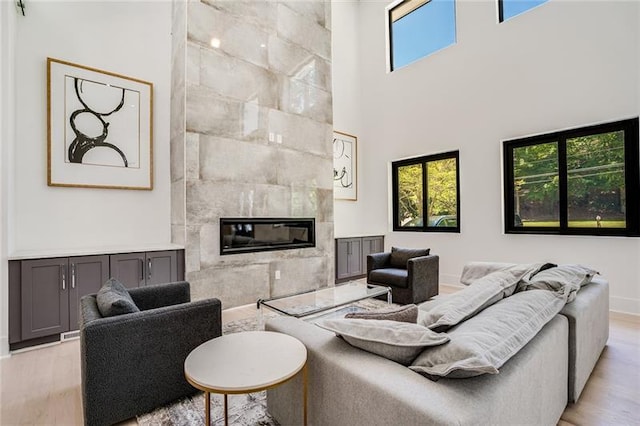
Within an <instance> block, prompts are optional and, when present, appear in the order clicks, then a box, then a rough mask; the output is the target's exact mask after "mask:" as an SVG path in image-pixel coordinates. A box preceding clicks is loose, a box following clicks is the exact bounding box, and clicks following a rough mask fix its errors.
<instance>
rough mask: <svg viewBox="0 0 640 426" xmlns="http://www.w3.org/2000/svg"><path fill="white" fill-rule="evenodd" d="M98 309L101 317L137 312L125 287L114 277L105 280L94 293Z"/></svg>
mask: <svg viewBox="0 0 640 426" xmlns="http://www.w3.org/2000/svg"><path fill="white" fill-rule="evenodd" d="M96 303H97V304H98V310H99V311H100V314H101V315H102V316H103V317H112V316H115V315H122V314H130V313H133V312H139V311H140V309H138V307H137V306H136V304H135V303H134V302H133V299H132V298H131V295H129V292H128V291H127V289H126V287H125V286H124V285H122V283H121V282H120V281H118V280H116V279H115V278H110V279H108V280H107V282H105V283H104V284H103V285H102V287H100V290H98V294H97V295H96Z"/></svg>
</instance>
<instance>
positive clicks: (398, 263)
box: [389, 247, 431, 269]
mask: <svg viewBox="0 0 640 426" xmlns="http://www.w3.org/2000/svg"><path fill="white" fill-rule="evenodd" d="M430 251H431V249H409V248H400V247H391V256H390V258H389V264H390V265H391V267H393V268H401V269H407V262H408V261H409V259H412V258H414V257H420V256H429V252H430Z"/></svg>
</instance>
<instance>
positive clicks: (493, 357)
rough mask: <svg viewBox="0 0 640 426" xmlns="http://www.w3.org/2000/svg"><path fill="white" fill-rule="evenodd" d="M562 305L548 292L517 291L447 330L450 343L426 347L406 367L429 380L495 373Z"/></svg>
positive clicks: (561, 302) (560, 301)
mask: <svg viewBox="0 0 640 426" xmlns="http://www.w3.org/2000/svg"><path fill="white" fill-rule="evenodd" d="M563 306H564V302H563V301H562V300H561V299H559V298H558V297H557V296H555V295H554V294H553V293H552V292H550V291H546V290H532V291H525V292H522V293H516V294H514V295H513V296H511V297H507V298H506V299H504V300H501V301H500V302H498V303H496V304H495V305H493V306H490V307H488V308H487V309H485V310H484V311H482V312H480V313H479V314H478V315H476V316H475V317H473V318H470V319H468V320H467V321H465V322H463V323H461V324H459V325H457V326H456V327H454V328H452V329H451V330H449V332H448V333H447V334H448V336H449V338H450V339H451V340H450V341H449V343H447V344H446V345H443V346H440V347H437V348H427V349H425V350H424V351H423V352H422V353H421V354H420V355H418V357H417V358H416V359H415V360H414V361H413V363H412V364H411V366H410V367H409V368H410V369H411V370H413V371H416V372H418V373H421V374H423V375H425V376H427V377H428V378H431V379H434V378H439V377H448V378H466V377H474V376H479V375H481V374H485V373H488V374H497V373H498V369H499V368H500V367H502V365H504V363H505V362H507V361H508V360H509V359H510V358H511V357H512V356H514V355H515V354H516V353H517V352H518V351H519V350H520V349H522V348H523V347H524V346H525V345H526V344H527V343H528V342H529V341H530V340H531V339H533V337H535V335H536V334H538V332H539V331H540V330H541V329H542V327H544V325H545V324H546V323H548V322H549V321H550V320H551V319H552V318H553V317H554V316H555V315H556V314H557V313H558V312H560V310H561V309H562V307H563Z"/></svg>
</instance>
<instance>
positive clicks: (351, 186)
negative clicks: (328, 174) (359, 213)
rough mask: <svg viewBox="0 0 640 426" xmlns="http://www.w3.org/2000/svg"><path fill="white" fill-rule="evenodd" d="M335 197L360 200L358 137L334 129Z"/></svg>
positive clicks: (337, 198)
mask: <svg viewBox="0 0 640 426" xmlns="http://www.w3.org/2000/svg"><path fill="white" fill-rule="evenodd" d="M333 198H335V199H336V200H350V201H356V200H358V138H357V137H356V136H354V135H350V134H348V133H344V132H338V131H337V130H334V131H333Z"/></svg>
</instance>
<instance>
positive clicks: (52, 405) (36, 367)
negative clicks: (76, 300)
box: [0, 288, 640, 426]
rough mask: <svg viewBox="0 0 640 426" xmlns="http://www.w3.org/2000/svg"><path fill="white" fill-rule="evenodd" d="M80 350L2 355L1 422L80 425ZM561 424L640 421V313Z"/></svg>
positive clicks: (240, 311)
mask: <svg viewBox="0 0 640 426" xmlns="http://www.w3.org/2000/svg"><path fill="white" fill-rule="evenodd" d="M451 291H452V290H451V289H450V288H449V289H448V288H442V290H441V293H447V292H451ZM255 315H256V310H255V305H248V306H246V307H242V308H235V309H230V310H226V311H224V312H223V316H222V317H223V322H225V323H226V322H229V321H234V320H237V319H243V318H247V317H250V316H255ZM79 352H80V344H79V341H78V340H75V341H70V342H66V343H61V344H56V345H53V346H49V347H44V348H39V349H35V350H31V351H27V352H22V353H18V354H13V355H12V356H11V357H9V358H5V359H2V360H0V410H1V412H0V425H2V426H5V425H27V424H28V425H54V424H55V425H81V424H82V406H81V395H80V355H79ZM541 391H543V390H541ZM125 423H126V424H133V425H135V424H136V422H135V419H132V420H130V421H128V422H125ZM559 424H560V425H563V426H567V425H640V318H638V317H633V316H629V315H620V314H614V313H612V314H611V316H610V335H609V341H608V343H607V347H606V348H605V350H604V352H603V354H602V356H601V357H600V360H599V361H598V364H597V365H596V368H595V370H594V371H593V373H592V375H591V378H590V379H589V382H588V383H587V386H586V388H585V390H584V391H583V393H582V396H581V397H580V401H579V402H578V403H577V404H570V405H569V406H568V407H567V409H566V410H565V411H564V414H563V415H562V419H561V421H560V423H559Z"/></svg>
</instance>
